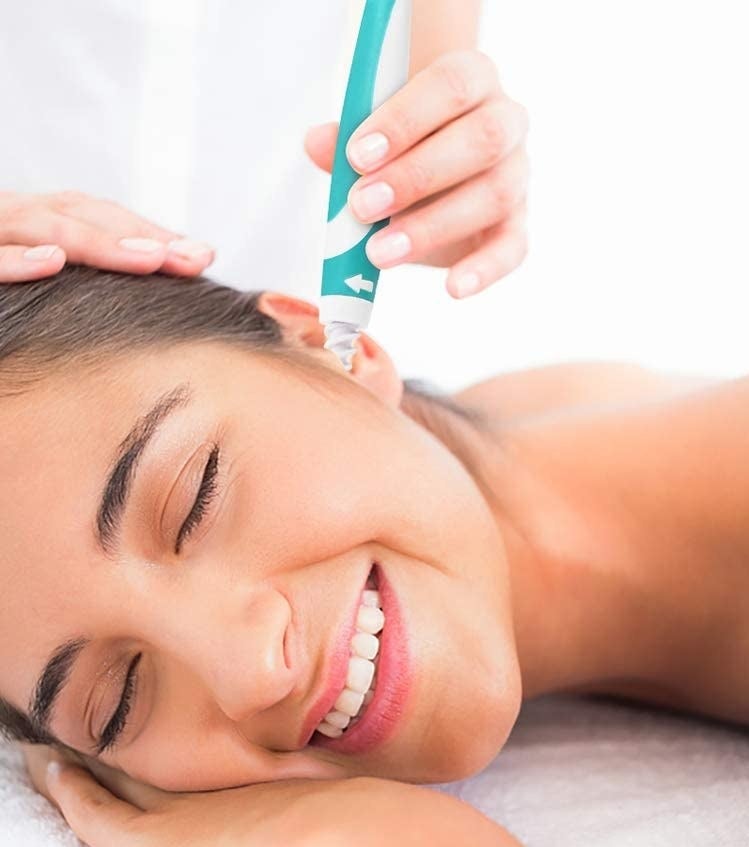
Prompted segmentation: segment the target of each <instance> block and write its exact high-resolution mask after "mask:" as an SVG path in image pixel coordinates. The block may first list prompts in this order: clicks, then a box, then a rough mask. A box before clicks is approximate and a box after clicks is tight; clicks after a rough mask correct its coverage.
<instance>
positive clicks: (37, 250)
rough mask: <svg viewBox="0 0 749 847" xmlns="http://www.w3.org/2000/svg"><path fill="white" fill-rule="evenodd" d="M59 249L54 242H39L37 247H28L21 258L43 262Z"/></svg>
mask: <svg viewBox="0 0 749 847" xmlns="http://www.w3.org/2000/svg"><path fill="white" fill-rule="evenodd" d="M59 249H60V248H59V247H58V246H57V245H56V244H40V245H39V246H38V247H29V249H28V250H26V251H25V252H24V254H23V258H24V259H28V260H29V261H31V262H43V261H45V259H51V258H52V256H54V255H55V253H56V252H57V251H58V250H59Z"/></svg>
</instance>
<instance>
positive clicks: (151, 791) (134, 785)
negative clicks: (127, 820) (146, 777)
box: [84, 756, 175, 812]
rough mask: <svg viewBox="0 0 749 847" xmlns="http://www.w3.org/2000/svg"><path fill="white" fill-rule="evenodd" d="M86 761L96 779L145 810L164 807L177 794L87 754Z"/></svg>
mask: <svg viewBox="0 0 749 847" xmlns="http://www.w3.org/2000/svg"><path fill="white" fill-rule="evenodd" d="M84 762H85V765H86V767H87V768H88V769H89V770H91V771H92V773H93V774H94V776H95V777H96V779H97V780H98V781H99V782H100V783H101V784H102V785H103V786H105V787H106V788H108V789H109V791H111V792H112V793H113V794H114V795H115V796H116V797H119V798H120V799H121V800H125V801H127V802H128V803H130V804H131V805H133V806H135V807H136V808H138V809H141V810H142V811H144V812H147V811H152V810H154V809H159V808H161V807H163V806H164V805H166V804H167V803H168V802H169V801H170V800H171V799H173V798H174V796H175V795H174V794H173V793H171V792H169V791H162V790H161V789H160V788H155V787H154V786H153V785H147V784H146V783H144V782H140V781H138V780H137V779H133V778H132V777H131V776H128V774H126V773H125V772H124V771H121V770H119V769H117V768H113V767H110V766H109V765H105V764H104V763H103V762H101V761H99V760H98V759H94V758H92V757H90V756H85V757H84Z"/></svg>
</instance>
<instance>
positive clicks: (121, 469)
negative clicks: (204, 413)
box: [96, 383, 192, 553]
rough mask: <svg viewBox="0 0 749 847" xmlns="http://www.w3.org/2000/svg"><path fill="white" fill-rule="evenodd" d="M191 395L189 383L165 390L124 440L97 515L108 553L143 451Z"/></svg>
mask: <svg viewBox="0 0 749 847" xmlns="http://www.w3.org/2000/svg"><path fill="white" fill-rule="evenodd" d="M191 396H192V392H191V389H190V386H189V385H188V384H187V383H183V384H182V385H178V386H177V387H176V388H174V389H173V390H172V391H170V392H168V393H167V394H164V395H163V396H162V397H160V398H159V399H158V400H157V401H156V404H155V405H154V406H153V408H152V409H151V410H150V411H149V412H147V413H146V414H145V415H143V416H142V417H141V418H138V420H137V421H136V423H135V426H133V428H132V429H131V430H130V432H129V433H128V435H127V437H126V438H125V439H124V441H122V442H121V443H120V445H119V447H118V449H117V454H116V456H115V459H114V462H113V468H112V470H111V472H110V474H109V477H108V478H107V481H106V483H105V485H104V493H103V494H102V498H101V503H100V505H99V510H98V512H97V515H96V535H97V539H98V542H99V545H100V546H101V548H102V549H103V550H104V552H105V553H111V552H112V551H113V548H114V545H115V542H116V540H117V535H118V533H119V529H120V525H121V523H122V516H123V514H124V512H125V507H126V506H127V500H128V497H129V495H130V490H131V488H132V482H133V479H134V477H135V470H136V468H137V466H138V461H139V460H140V457H141V456H142V455H143V451H144V450H145V449H146V447H147V446H148V443H149V441H150V440H151V439H152V438H153V436H154V435H155V434H156V432H157V431H158V429H159V426H160V425H161V424H162V423H163V421H164V420H165V418H166V417H167V416H168V415H169V414H170V413H171V412H173V411H174V410H175V409H177V408H179V407H182V406H184V405H186V404H187V403H188V402H189V400H190V398H191Z"/></svg>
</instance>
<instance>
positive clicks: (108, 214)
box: [54, 191, 214, 276]
mask: <svg viewBox="0 0 749 847" xmlns="http://www.w3.org/2000/svg"><path fill="white" fill-rule="evenodd" d="M54 205H55V209H56V210H57V211H58V212H60V213H61V214H63V215H65V216H67V217H70V218H74V219H76V220H79V221H82V222H84V223H87V224H89V225H90V226H92V227H95V228H96V229H98V230H100V231H101V232H102V233H109V234H110V235H112V236H118V237H119V238H118V239H117V243H118V245H120V246H123V242H124V247H125V249H135V250H136V252H148V249H149V247H152V248H153V250H154V252H158V250H157V249H156V245H158V246H159V249H163V258H162V260H161V263H160V264H159V265H157V269H159V270H163V271H165V272H166V273H171V274H175V275H177V276H192V275H195V274H198V273H201V272H202V271H203V270H204V269H205V268H206V266H207V265H209V264H210V263H211V262H212V261H213V258H214V251H213V248H211V247H210V246H209V245H207V244H203V243H201V242H198V241H191V240H189V239H186V238H180V236H179V235H178V234H177V233H175V232H173V231H172V230H168V229H164V228H163V227H160V226H158V225H157V224H154V223H152V222H151V221H149V220H146V219H145V218H142V217H140V215H136V214H135V213H134V212H131V211H130V210H129V209H125V208H123V207H122V206H120V205H119V204H118V203H113V202H112V201H111V200H100V199H98V198H93V197H88V196H87V195H85V194H80V193H78V192H76V191H65V192H63V193H62V194H58V195H54ZM152 258H153V257H152ZM71 261H74V260H72V259H71ZM86 264H89V263H88V262H86ZM152 264H153V262H151V263H147V265H146V266H147V267H148V268H149V270H146V271H137V270H132V271H131V270H129V268H128V269H126V268H121V267H109V268H107V270H129V272H130V273H139V272H142V273H151V272H152V271H151V270H150V266H151V265H152ZM99 267H104V266H103V265H100V266H99Z"/></svg>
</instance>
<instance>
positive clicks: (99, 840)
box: [24, 745, 519, 847]
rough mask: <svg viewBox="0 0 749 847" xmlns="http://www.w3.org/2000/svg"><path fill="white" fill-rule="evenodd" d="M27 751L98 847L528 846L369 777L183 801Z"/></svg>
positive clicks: (461, 808)
mask: <svg viewBox="0 0 749 847" xmlns="http://www.w3.org/2000/svg"><path fill="white" fill-rule="evenodd" d="M24 751H25V754H26V761H27V765H28V768H29V772H30V774H31V777H32V780H33V782H34V785H35V786H36V787H37V789H39V790H40V791H41V792H42V793H43V794H44V795H45V796H46V797H47V798H48V799H50V800H52V802H53V803H55V805H57V806H58V808H60V810H61V811H62V813H63V815H64V816H65V819H66V820H67V822H68V823H69V824H70V826H71V828H72V829H73V831H74V832H75V833H76V835H77V836H78V837H79V838H81V839H82V840H83V841H85V842H86V843H87V844H88V845H90V847H120V845H122V847H125V845H127V847H132V845H133V844H137V845H138V847H170V845H179V847H209V845H210V847H255V846H256V847H350V845H354V844H355V845H357V847H380V845H387V847H411V845H417V844H418V845H421V844H429V845H430V847H454V845H456V844H471V845H472V847H519V844H518V842H517V841H516V840H515V839H514V838H512V836H510V835H509V834H508V833H507V832H506V831H505V830H503V829H502V828H501V827H499V826H497V825H496V824H495V823H493V822H492V821H490V820H489V819H488V818H486V817H484V816H483V815H482V814H480V813H479V812H477V811H476V810H475V809H473V808H471V806H468V805H467V804H465V803H462V802H461V801H459V800H456V799H454V798H453V797H449V796H446V795H443V794H439V793H437V792H435V791H430V790H428V789H426V788H420V787H418V786H415V785H405V784H403V783H399V782H391V781H389V780H384V779H373V778H368V777H359V778H355V779H344V780H289V781H284V782H272V783H263V784H258V785H246V786H242V787H239V788H232V789H227V790H224V791H206V792H199V793H191V794H175V793H170V792H166V791H160V790H158V789H155V788H152V787H151V786H147V785H143V784H141V783H138V782H136V781H135V780H132V779H130V778H129V777H127V776H126V775H125V774H123V773H121V772H120V771H115V770H113V769H112V768H107V767H105V766H102V765H100V764H98V763H97V764H96V766H95V771H96V775H97V779H98V781H97V779H95V778H94V777H93V776H92V774H91V773H89V771H88V770H87V769H86V768H84V767H80V766H78V765H74V764H67V765H66V767H65V768H64V770H63V771H62V772H61V773H60V774H58V775H57V776H56V777H55V776H54V775H53V776H52V778H51V779H50V778H47V777H46V776H45V769H46V766H47V762H48V761H49V759H50V751H49V748H44V747H30V746H29V745H24ZM52 755H53V756H54V754H52ZM54 758H55V759H56V760H59V757H58V756H54ZM102 783H106V785H107V786H108V787H105V786H104V784H102Z"/></svg>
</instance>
